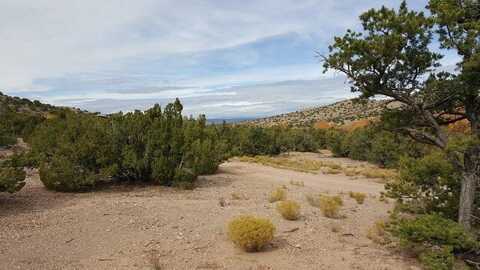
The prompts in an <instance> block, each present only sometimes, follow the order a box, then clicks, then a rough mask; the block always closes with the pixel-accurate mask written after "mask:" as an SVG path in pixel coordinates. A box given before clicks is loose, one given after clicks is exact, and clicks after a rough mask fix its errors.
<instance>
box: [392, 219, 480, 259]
mask: <svg viewBox="0 0 480 270" xmlns="http://www.w3.org/2000/svg"><path fill="white" fill-rule="evenodd" d="M391 231H392V234H393V235H394V236H396V237H398V238H399V239H400V243H401V244H402V245H403V246H407V247H408V246H412V245H413V246H418V245H427V246H450V247H452V250H453V252H455V253H458V252H465V251H470V250H474V249H478V248H479V243H478V242H477V239H476V238H475V236H474V235H472V234H471V233H469V232H467V231H465V229H463V227H462V226H461V225H459V224H458V223H456V222H454V221H452V220H450V219H446V218H443V217H441V216H439V215H437V214H430V215H422V216H419V217H417V218H415V219H401V220H399V221H398V222H396V223H393V226H392V227H391Z"/></svg>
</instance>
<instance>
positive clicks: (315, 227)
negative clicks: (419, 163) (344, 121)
mask: <svg viewBox="0 0 480 270" xmlns="http://www.w3.org/2000/svg"><path fill="white" fill-rule="evenodd" d="M304 155H305V157H307V158H321V157H319V155H318V154H304ZM339 161H340V162H350V163H352V162H353V161H349V160H345V159H342V160H339ZM291 180H295V181H303V182H304V183H305V186H304V187H299V186H293V185H290V184H289V182H290V181H291ZM283 184H284V185H286V186H287V187H288V189H289V190H288V197H289V198H290V199H294V200H296V201H298V202H300V203H301V206H302V217H301V219H300V220H298V221H287V220H284V219H282V218H281V216H280V215H279V214H278V213H277V211H276V210H275V205H274V204H270V203H268V202H267V197H268V193H269V192H270V191H271V190H273V189H274V188H276V187H278V186H280V185H283ZM382 190H383V185H382V184H380V183H377V182H375V181H372V180H368V179H362V178H360V179H355V180H352V179H351V178H349V177H347V176H344V175H323V174H309V173H301V172H294V171H289V170H283V169H275V168H271V167H266V166H261V165H257V164H251V163H243V162H239V161H230V162H227V163H224V164H222V165H221V167H220V170H219V172H218V173H217V174H215V175H212V176H208V177H201V179H200V180H199V187H198V188H196V189H195V190H192V191H183V190H175V189H170V188H163V187H156V186H155V187H152V186H147V187H138V186H137V187H125V186H123V187H114V188H112V189H110V190H108V191H97V192H91V193H81V194H66V193H56V192H50V191H47V190H45V189H44V188H43V186H42V184H41V182H40V181H39V179H38V174H37V173H36V172H34V171H33V172H31V173H30V174H29V179H28V184H27V186H26V187H25V188H24V189H23V190H22V191H21V192H19V193H17V194H15V195H8V194H0V228H1V230H0V269H8V270H10V269H35V270H41V269H153V267H152V261H157V260H158V262H159V264H160V265H161V268H158V269H258V270H264V269H296V270H299V269H329V270H337V269H338V270H345V269H369V270H370V269H371V270H394V269H418V268H417V267H416V266H415V264H414V262H413V261H412V260H411V259H408V258H405V257H401V256H400V255H398V254H395V253H393V252H391V251H388V250H387V249H386V248H384V247H381V246H379V245H377V244H375V243H373V242H372V241H370V240H369V239H368V238H367V237H366V234H367V230H368V229H369V228H370V227H371V226H372V225H373V223H374V222H375V221H376V220H379V219H382V218H385V217H386V216H387V215H388V214H387V212H388V210H389V209H390V208H391V204H385V203H383V202H380V201H379V200H378V194H379V192H381V191H382ZM349 191H358V192H365V193H368V194H369V195H370V196H369V197H368V198H367V199H366V202H365V204H363V205H357V204H356V202H355V201H353V200H352V199H350V198H348V196H347V195H343V197H344V201H345V206H344V207H343V210H342V214H344V215H345V216H346V217H345V218H343V219H329V218H326V217H323V216H322V215H321V213H320V211H319V209H317V208H314V207H311V206H310V205H309V204H308V203H307V202H306V200H305V195H306V194H314V193H319V192H323V193H330V194H336V193H338V192H349ZM232 193H235V194H237V195H240V196H243V197H244V198H243V199H240V200H239V199H233V198H232ZM374 196H376V197H375V198H374ZM222 197H223V198H224V199H225V200H226V203H227V205H226V206H225V207H221V206H220V204H219V199H220V198H222ZM240 214H254V215H257V216H262V217H268V218H270V219H271V220H272V222H273V223H274V224H275V225H276V227H277V233H276V237H275V239H274V241H273V243H272V245H271V246H270V247H268V248H267V249H266V250H265V251H263V252H260V253H245V252H243V251H241V250H239V249H237V248H235V247H234V246H233V245H232V243H231V242H230V241H229V240H228V238H227V236H226V225H227V223H228V221H229V220H231V219H232V218H233V217H235V216H237V215H240ZM332 227H335V228H339V231H338V232H334V231H333V230H332Z"/></svg>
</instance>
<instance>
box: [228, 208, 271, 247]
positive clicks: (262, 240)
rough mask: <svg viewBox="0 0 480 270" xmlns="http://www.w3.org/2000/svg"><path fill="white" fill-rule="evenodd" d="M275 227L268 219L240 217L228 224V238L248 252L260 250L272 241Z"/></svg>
mask: <svg viewBox="0 0 480 270" xmlns="http://www.w3.org/2000/svg"><path fill="white" fill-rule="evenodd" d="M274 233H275V226H274V225H273V224H272V222H270V220H268V219H264V218H257V217H254V216H249V215H246V216H240V217H237V218H235V219H234V220H232V221H231V222H230V223H229V224H228V236H229V238H230V240H232V241H233V243H234V244H235V245H236V246H238V247H240V248H242V249H243V250H245V251H248V252H254V251H260V250H262V249H263V248H264V247H265V246H266V245H267V244H268V243H270V241H272V240H273V236H274Z"/></svg>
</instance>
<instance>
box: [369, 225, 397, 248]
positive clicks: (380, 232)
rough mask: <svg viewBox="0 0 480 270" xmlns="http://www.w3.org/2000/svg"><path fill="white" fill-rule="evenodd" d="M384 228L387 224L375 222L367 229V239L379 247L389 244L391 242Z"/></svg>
mask: <svg viewBox="0 0 480 270" xmlns="http://www.w3.org/2000/svg"><path fill="white" fill-rule="evenodd" d="M386 227H387V223H386V222H385V221H383V220H379V221H377V222H375V224H374V225H373V226H372V227H371V228H370V229H368V232H367V238H368V239H370V240H372V241H373V242H375V243H377V244H380V245H386V244H388V243H390V242H391V240H390V239H389V238H388V234H387V232H386Z"/></svg>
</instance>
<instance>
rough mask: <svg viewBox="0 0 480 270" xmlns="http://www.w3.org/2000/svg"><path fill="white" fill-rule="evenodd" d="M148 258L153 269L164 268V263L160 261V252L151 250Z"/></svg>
mask: <svg viewBox="0 0 480 270" xmlns="http://www.w3.org/2000/svg"><path fill="white" fill-rule="evenodd" d="M148 260H149V262H150V266H151V268H152V269H153V270H163V264H162V263H161V262H160V257H159V256H158V254H156V253H153V252H151V253H150V255H149V256H148Z"/></svg>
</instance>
